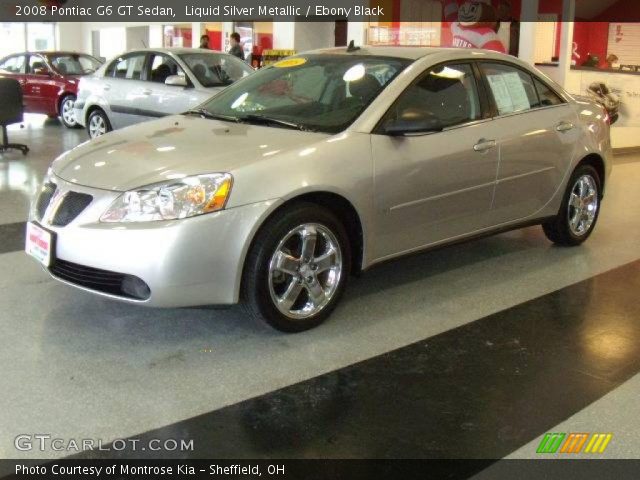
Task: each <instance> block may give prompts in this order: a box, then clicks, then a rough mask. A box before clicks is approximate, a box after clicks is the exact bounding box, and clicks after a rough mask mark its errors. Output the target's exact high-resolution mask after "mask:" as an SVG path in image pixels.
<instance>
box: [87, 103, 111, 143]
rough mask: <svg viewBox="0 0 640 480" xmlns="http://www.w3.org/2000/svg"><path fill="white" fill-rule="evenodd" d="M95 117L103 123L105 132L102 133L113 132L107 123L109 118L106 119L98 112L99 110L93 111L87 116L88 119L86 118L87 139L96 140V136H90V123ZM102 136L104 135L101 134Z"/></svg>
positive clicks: (104, 114) (109, 123) (101, 112)
mask: <svg viewBox="0 0 640 480" xmlns="http://www.w3.org/2000/svg"><path fill="white" fill-rule="evenodd" d="M97 117H99V118H101V119H102V121H103V122H104V126H105V131H104V133H109V132H110V131H112V130H113V128H112V127H111V122H110V121H109V117H107V114H106V113H104V112H103V111H102V110H100V109H99V108H98V109H96V110H94V111H93V112H91V113H90V114H89V118H87V134H88V135H89V138H92V139H93V138H98V136H100V135H98V136H95V137H94V136H93V135H92V134H91V128H92V121H93V120H94V119H96V118H97ZM103 135H104V134H103Z"/></svg>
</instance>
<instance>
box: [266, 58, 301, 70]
mask: <svg viewBox="0 0 640 480" xmlns="http://www.w3.org/2000/svg"><path fill="white" fill-rule="evenodd" d="M305 63H307V59H306V58H289V59H287V60H280V61H279V62H277V63H274V64H273V66H274V67H278V68H291V67H299V66H300V65H304V64H305Z"/></svg>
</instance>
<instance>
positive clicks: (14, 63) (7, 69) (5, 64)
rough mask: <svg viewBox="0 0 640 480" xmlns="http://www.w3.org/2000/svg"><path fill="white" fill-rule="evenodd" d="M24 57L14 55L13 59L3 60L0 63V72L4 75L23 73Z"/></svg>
mask: <svg viewBox="0 0 640 480" xmlns="http://www.w3.org/2000/svg"><path fill="white" fill-rule="evenodd" d="M24 63H25V58H24V55H15V56H13V57H9V58H5V59H4V60H3V61H2V63H0V72H4V73H24Z"/></svg>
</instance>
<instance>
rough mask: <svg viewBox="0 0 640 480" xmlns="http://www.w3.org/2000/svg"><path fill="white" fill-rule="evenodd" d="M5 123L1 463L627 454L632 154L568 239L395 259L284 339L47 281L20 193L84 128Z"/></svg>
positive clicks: (223, 319) (635, 363) (639, 178)
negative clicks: (578, 233) (82, 446)
mask: <svg viewBox="0 0 640 480" xmlns="http://www.w3.org/2000/svg"><path fill="white" fill-rule="evenodd" d="M18 127H19V126H17V125H16V126H14V127H12V128H11V129H10V132H9V135H10V138H11V141H14V142H22V143H26V144H28V145H29V146H30V148H31V152H30V153H29V154H28V155H27V156H25V157H23V156H22V155H21V154H20V153H16V152H10V153H4V154H1V155H0V288H1V294H0V317H1V318H2V321H0V364H1V365H2V368H1V369H0V392H2V393H1V395H0V425H1V426H2V432H3V435H2V437H1V438H2V440H1V442H2V443H0V456H1V457H3V458H16V456H18V457H19V456H20V455H21V453H20V452H17V451H16V449H15V446H14V438H15V437H16V436H18V435H21V434H29V435H35V434H49V435H51V436H52V437H59V438H64V439H85V438H89V439H96V440H101V441H103V442H104V443H105V444H107V443H109V442H112V441H113V440H116V439H128V438H137V439H145V438H158V439H163V438H173V439H182V438H184V439H193V441H194V450H193V451H192V452H187V453H185V452H181V453H180V452H175V453H173V454H172V453H171V452H170V453H169V454H168V455H174V456H176V457H180V456H194V457H211V456H216V457H223V458H319V457H331V458H361V457H365V458H487V459H500V458H533V457H535V451H536V448H537V446H538V444H539V442H540V439H541V437H542V435H544V434H545V433H546V432H596V431H597V432H603V433H612V435H613V437H612V440H611V442H610V445H609V447H608V449H607V452H606V456H607V458H630V457H631V458H633V457H637V455H638V452H640V434H639V433H638V432H640V415H639V413H640V412H639V408H638V401H637V392H638V391H639V389H640V376H639V375H638V372H640V347H639V345H640V322H639V321H638V320H639V318H640V303H639V302H638V292H639V291H640V241H639V239H640V221H639V220H640V196H639V195H638V185H640V155H637V154H629V153H627V154H624V155H622V154H617V155H616V158H615V163H614V168H613V174H612V177H611V180H610V184H609V186H608V192H607V195H606V197H605V200H604V202H603V205H602V212H601V216H600V220H599V225H598V228H597V229H596V230H595V233H594V234H593V236H592V237H591V238H590V240H589V241H588V242H586V243H585V244H584V245H583V246H582V247H579V248H559V247H554V246H552V244H551V243H550V242H549V241H548V240H547V239H546V238H545V237H544V235H543V233H542V231H541V229H540V228H539V227H531V228H526V229H523V230H517V231H514V232H510V233H505V234H502V235H499V236H495V237H490V238H485V239H482V240H478V241H475V242H471V243H466V244H461V245H456V246H453V247H448V248H444V249H440V250H436V251H431V252H428V253H423V254H419V255H413V256H410V257H407V258H403V259H401V260H398V261H395V262H390V263H386V264H383V265H381V266H378V267H376V268H374V269H372V270H371V271H369V272H367V273H366V274H364V275H363V276H361V277H359V278H353V279H352V280H351V284H350V286H349V288H348V289H347V292H346V294H345V298H344V301H343V302H342V303H341V304H340V305H339V307H338V309H337V311H336V312H335V314H334V315H333V316H332V317H331V318H330V320H329V321H328V322H327V323H326V324H324V325H322V326H321V327H319V328H317V329H314V330H311V331H308V332H305V333H302V334H298V335H285V334H281V333H277V332H276V331H274V330H271V329H269V328H267V327H266V326H262V325H261V324H258V323H254V322H252V321H250V320H248V319H247V318H245V316H244V314H243V311H242V310H241V309H240V308H237V307H233V308H229V309H216V308H189V309H169V310H161V309H146V308H143V307H138V306H132V305H128V304H121V303H117V302H115V301H111V300H108V299H102V298H98V297H96V296H93V295H90V294H87V293H85V292H82V291H79V290H76V289H73V288H70V287H68V286H65V285H62V284H59V283H57V282H55V281H53V280H52V279H50V277H49V276H48V275H47V274H46V273H45V272H44V271H43V270H42V268H40V267H39V266H38V265H37V264H36V262H34V261H33V260H31V259H29V258H28V257H27V256H26V255H25V254H24V253H23V244H24V228H25V221H26V219H27V215H28V205H29V198H30V196H31V194H32V193H33V192H34V190H35V189H36V188H37V184H38V182H39V181H40V180H41V178H42V176H43V175H44V173H45V171H46V170H47V167H48V165H49V163H50V161H51V160H52V159H53V158H55V157H56V156H57V155H59V154H61V153H62V152H63V151H65V150H68V149H71V148H73V147H75V146H76V145H78V144H80V143H81V142H84V141H85V140H86V132H85V131H84V130H67V129H65V128H64V127H63V126H62V125H61V124H60V123H59V122H58V120H52V119H47V118H46V117H45V116H38V115H27V118H26V121H25V128H24V129H21V128H18ZM71 453H73V452H71ZM24 455H25V458H26V457H29V458H33V457H34V452H27V453H24ZM68 455H70V452H67V451H61V452H53V451H45V452H35V456H36V457H45V458H53V457H64V456H68ZM82 455H84V456H100V455H101V453H100V452H91V453H84V454H82ZM105 455H106V454H105ZM115 455H116V456H123V457H141V456H142V457H145V456H153V453H152V452H132V451H130V450H129V449H127V450H124V451H120V452H116V453H115ZM164 455H165V456H166V455H167V453H166V452H164ZM108 456H110V457H113V456H114V452H110V453H109V454H108Z"/></svg>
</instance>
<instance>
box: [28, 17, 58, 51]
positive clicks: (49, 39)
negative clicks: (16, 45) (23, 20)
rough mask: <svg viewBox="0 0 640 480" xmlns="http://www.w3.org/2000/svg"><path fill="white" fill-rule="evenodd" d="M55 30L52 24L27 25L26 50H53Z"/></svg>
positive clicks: (54, 46)
mask: <svg viewBox="0 0 640 480" xmlns="http://www.w3.org/2000/svg"><path fill="white" fill-rule="evenodd" d="M55 48H56V28H55V25H54V24H53V23H27V50H29V51H34V50H54V49H55Z"/></svg>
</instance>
